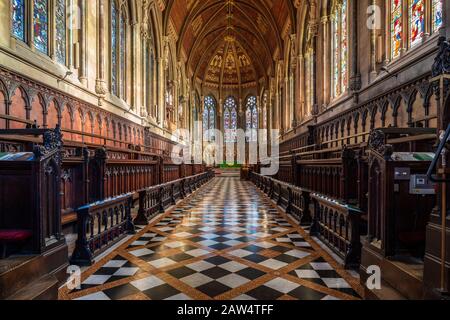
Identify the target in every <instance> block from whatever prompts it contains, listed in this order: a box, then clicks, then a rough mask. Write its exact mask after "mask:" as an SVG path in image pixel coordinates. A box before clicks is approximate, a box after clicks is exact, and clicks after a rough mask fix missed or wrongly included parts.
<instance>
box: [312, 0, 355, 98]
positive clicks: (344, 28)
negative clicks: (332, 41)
mask: <svg viewBox="0 0 450 320" xmlns="http://www.w3.org/2000/svg"><path fill="white" fill-rule="evenodd" d="M340 43H341V45H340V50H341V66H340V67H341V92H345V91H346V90H347V86H348V23H347V0H344V1H343V2H342V8H341V42H340ZM311 74H312V72H311Z"/></svg>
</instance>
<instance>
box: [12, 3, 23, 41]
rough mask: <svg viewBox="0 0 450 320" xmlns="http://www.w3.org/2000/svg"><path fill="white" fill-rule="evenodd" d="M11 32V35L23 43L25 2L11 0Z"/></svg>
mask: <svg viewBox="0 0 450 320" xmlns="http://www.w3.org/2000/svg"><path fill="white" fill-rule="evenodd" d="M11 4H12V12H11V23H12V25H11V32H12V35H13V36H14V37H16V38H18V39H20V40H22V41H25V0H12V1H11Z"/></svg>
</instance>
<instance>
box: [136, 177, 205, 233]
mask: <svg viewBox="0 0 450 320" xmlns="http://www.w3.org/2000/svg"><path fill="white" fill-rule="evenodd" d="M212 177H213V173H212V171H208V172H205V173H201V174H198V175H195V176H191V177H186V178H182V179H178V180H175V181H172V182H169V183H165V184H162V185H158V186H154V187H150V188H146V189H144V190H141V191H140V192H139V211H138V215H137V217H136V218H135V220H134V223H135V224H137V225H146V224H148V222H149V221H150V220H151V219H152V218H153V217H154V216H155V215H156V214H158V213H162V212H164V211H165V209H166V208H167V207H169V206H170V205H175V204H176V203H177V201H178V200H181V199H184V198H185V197H186V196H187V195H189V194H190V193H192V192H193V191H194V190H196V189H198V188H199V187H200V186H202V185H204V184H205V183H206V182H208V181H209V180H210V179H212Z"/></svg>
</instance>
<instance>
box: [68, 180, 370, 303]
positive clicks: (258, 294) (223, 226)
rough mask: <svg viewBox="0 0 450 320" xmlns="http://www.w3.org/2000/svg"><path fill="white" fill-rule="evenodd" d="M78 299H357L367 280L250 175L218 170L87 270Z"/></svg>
mask: <svg viewBox="0 0 450 320" xmlns="http://www.w3.org/2000/svg"><path fill="white" fill-rule="evenodd" d="M59 294H60V299H80V300H122V299H125V300H148V299H151V300H191V299H193V300H210V299H215V300H277V299H283V300H355V299H360V296H361V294H362V288H361V287H360V285H359V283H358V280H357V279H355V278H353V277H352V276H351V275H350V274H349V273H348V272H347V271H345V270H344V269H343V268H342V267H341V266H340V265H339V264H338V263H337V262H336V261H334V260H333V259H332V258H331V256H330V255H329V254H328V253H327V252H325V251H324V250H323V249H322V248H321V247H320V246H319V245H318V244H317V243H316V242H315V241H314V240H312V239H311V238H310V237H309V236H308V234H307V232H306V231H305V230H303V229H302V228H300V227H298V225H296V224H295V223H294V222H293V221H292V220H291V219H290V218H289V217H288V216H286V215H285V214H284V213H283V212H282V211H280V210H278V209H277V208H276V206H274V205H273V203H272V202H271V201H270V200H269V199H268V198H267V197H266V196H265V195H264V194H262V193H261V192H260V191H259V190H258V189H257V188H256V187H255V186H254V185H253V184H251V183H250V182H243V181H240V180H239V179H238V178H233V177H225V178H224V177H222V178H215V179H214V180H212V181H211V182H210V183H208V184H207V185H205V186H204V187H203V188H201V189H200V190H199V191H197V192H196V193H195V194H194V195H192V196H191V197H190V198H188V199H186V200H185V201H183V202H181V203H180V204H178V205H177V206H176V207H175V208H174V209H172V210H171V211H169V212H168V213H166V214H164V215H162V216H161V217H159V218H158V219H156V220H155V221H153V222H152V223H151V224H150V225H148V226H144V227H142V228H141V229H140V231H139V232H138V234H137V235H136V236H134V237H133V238H132V239H130V240H129V241H127V242H126V243H125V244H123V245H121V246H120V247H119V248H118V249H116V250H114V251H113V252H111V253H110V254H108V255H107V256H106V257H105V258H103V259H102V260H101V261H98V262H97V263H96V264H95V265H94V266H92V267H91V268H89V269H88V270H87V271H85V272H84V273H83V274H82V285H81V290H72V291H70V290H68V289H67V288H65V287H63V288H61V289H60V293H59Z"/></svg>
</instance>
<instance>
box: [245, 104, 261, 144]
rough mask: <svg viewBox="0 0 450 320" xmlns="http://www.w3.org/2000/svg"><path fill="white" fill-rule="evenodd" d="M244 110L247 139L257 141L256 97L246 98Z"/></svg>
mask: <svg viewBox="0 0 450 320" xmlns="http://www.w3.org/2000/svg"><path fill="white" fill-rule="evenodd" d="M246 107H247V108H246V112H245V119H246V129H247V133H250V135H249V136H248V137H247V139H248V141H251V142H255V141H258V108H257V106H256V97H255V96H250V97H248V98H247V106H246Z"/></svg>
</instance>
